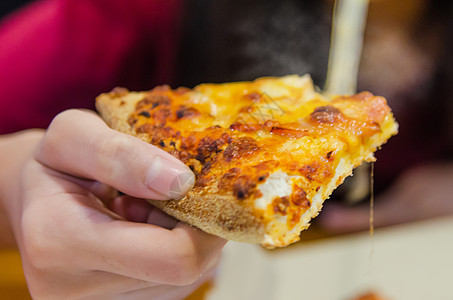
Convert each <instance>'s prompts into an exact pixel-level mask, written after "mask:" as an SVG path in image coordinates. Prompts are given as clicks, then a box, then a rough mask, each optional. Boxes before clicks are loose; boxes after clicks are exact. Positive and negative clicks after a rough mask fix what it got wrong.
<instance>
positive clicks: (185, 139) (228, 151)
mask: <svg viewBox="0 0 453 300" xmlns="http://www.w3.org/2000/svg"><path fill="white" fill-rule="evenodd" d="M96 105H97V109H98V111H99V112H100V114H101V116H102V117H103V119H104V120H105V121H106V122H107V124H108V125H109V126H111V127H112V128H113V129H116V130H119V131H122V132H125V133H128V134H131V135H134V136H136V137H138V138H140V139H142V140H144V141H146V142H149V143H151V144H153V145H155V146H157V147H160V148H162V149H163V150H165V151H167V152H168V153H170V154H172V155H173V156H175V157H177V158H178V159H180V160H181V161H183V162H184V163H185V164H186V165H188V166H189V167H190V168H191V169H192V170H193V172H194V173H195V175H196V183H195V186H194V188H193V189H192V190H191V191H190V192H189V193H188V195H187V196H185V197H184V198H182V199H181V200H170V201H153V200H149V201H150V202H151V203H152V204H153V205H155V206H157V207H159V208H160V209H162V210H163V211H165V212H166V213H168V214H169V215H172V216H174V217H175V218H177V219H179V220H181V221H184V222H186V223H188V224H190V225H193V226H196V227H198V228H200V229H201V230H204V231H205V232H208V233H211V234H215V235H218V236H220V237H223V238H225V239H230V240H236V241H240V242H248V243H259V244H262V245H263V246H265V247H267V248H274V247H282V246H286V245H289V244H290V243H293V242H295V241H298V240H299V234H300V232H301V231H302V230H304V229H306V228H308V226H309V225H310V220H311V219H312V218H314V217H315V216H316V215H317V214H318V213H319V211H320V210H321V207H322V205H323V202H324V200H326V199H327V198H328V197H329V196H330V194H331V193H332V191H333V190H334V189H335V188H336V187H337V186H338V185H340V184H341V183H342V182H343V181H344V179H345V177H347V176H349V175H351V174H352V170H353V169H354V168H355V167H357V166H358V165H360V164H361V163H362V162H363V161H374V156H373V152H374V151H376V150H377V149H378V148H379V147H380V146H381V145H382V144H383V143H385V142H386V141H387V139H389V138H390V137H391V136H392V135H394V134H396V133H397V129H398V125H397V123H396V122H395V120H394V118H393V115H392V113H391V110H390V108H389V107H388V106H387V103H386V100H385V99H384V98H382V97H378V96H374V95H372V94H371V93H368V92H363V93H360V94H357V95H352V96H338V97H333V98H327V97H325V96H323V95H322V94H320V93H318V92H316V91H315V88H314V86H313V83H312V80H311V78H310V77H309V76H308V75H304V76H297V75H290V76H285V77H281V78H276V77H266V78H259V79H256V80H255V81H252V82H237V83H224V84H201V85H199V86H197V87H195V88H194V89H192V90H191V89H188V88H182V87H181V88H177V89H171V88H170V87H168V86H158V87H156V88H154V89H152V90H150V91H146V92H129V91H128V90H126V89H124V88H116V89H114V90H113V91H112V92H110V93H106V94H102V95H100V96H99V97H98V98H97V101H96Z"/></svg>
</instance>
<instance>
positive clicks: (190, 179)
mask: <svg viewBox="0 0 453 300" xmlns="http://www.w3.org/2000/svg"><path fill="white" fill-rule="evenodd" d="M145 182H146V186H147V187H148V188H149V189H151V190H153V191H155V192H157V193H159V194H161V195H163V196H166V197H168V198H170V199H181V198H182V197H184V196H185V194H186V193H187V192H188V191H189V190H190V189H192V187H193V185H194V183H195V175H194V174H193V173H192V171H191V170H190V169H189V168H188V167H186V166H185V165H183V164H182V163H180V164H179V163H175V162H173V161H169V160H166V159H164V158H162V157H160V156H156V157H155V158H154V159H153V161H152V163H151V165H150V167H149V169H148V173H147V174H146V179H145Z"/></svg>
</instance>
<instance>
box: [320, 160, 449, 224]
mask: <svg viewBox="0 0 453 300" xmlns="http://www.w3.org/2000/svg"><path fill="white" fill-rule="evenodd" d="M452 195H453V164H451V163H443V164H440V163H439V164H431V165H425V166H421V167H416V168H413V169H410V170H409V171H407V172H406V173H404V174H403V175H402V176H401V177H400V178H399V180H397V182H396V183H395V184H394V185H393V186H392V187H391V188H390V189H388V190H387V191H386V192H384V193H383V194H382V195H379V196H378V197H376V199H375V202H374V203H375V205H374V221H373V223H374V226H376V227H381V226H387V225H395V224H399V223H406V222H411V221H416V220H421V219H427V218H433V217H440V216H445V215H448V214H453V200H452ZM369 220H370V207H369V205H368V204H364V205H360V206H356V207H346V206H341V205H332V204H328V205H326V207H325V208H324V209H323V212H322V213H321V214H320V216H319V220H318V221H319V223H320V225H321V226H322V227H323V228H325V229H326V230H328V231H330V232H332V233H346V232H354V231H360V230H367V229H368V228H369Z"/></svg>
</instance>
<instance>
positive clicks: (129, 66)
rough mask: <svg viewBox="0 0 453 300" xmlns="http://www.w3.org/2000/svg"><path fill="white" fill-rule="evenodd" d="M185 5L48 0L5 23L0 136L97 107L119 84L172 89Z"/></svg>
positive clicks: (0, 28)
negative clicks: (100, 97) (72, 110)
mask: <svg viewBox="0 0 453 300" xmlns="http://www.w3.org/2000/svg"><path fill="white" fill-rule="evenodd" d="M181 13H182V0H165V1H162V0H155V1H153V0H128V1H124V0H43V1H36V2H34V3H32V4H31V5H28V6H26V7H25V8H23V9H21V10H19V11H18V12H16V13H13V14H12V15H10V16H8V17H6V18H5V19H4V20H2V22H1V23H0V103H1V106H0V133H1V134H3V133H9V132H14V131H17V130H21V129H26V128H32V127H40V128H45V127H47V126H48V125H49V123H50V121H51V120H52V118H53V117H54V116H55V115H56V114H58V113H59V112H61V111H63V110H65V109H68V108H74V107H78V108H93V107H94V98H95V97H96V96H97V95H98V94H99V93H102V92H106V91H109V90H111V89H112V88H113V87H115V86H117V85H122V86H126V87H128V88H130V89H136V90H141V89H149V88H151V87H153V86H154V85H157V84H162V83H169V82H171V79H172V73H173V70H174V64H175V55H176V52H177V42H178V39H179V38H178V33H179V29H180V28H179V26H180V20H181Z"/></svg>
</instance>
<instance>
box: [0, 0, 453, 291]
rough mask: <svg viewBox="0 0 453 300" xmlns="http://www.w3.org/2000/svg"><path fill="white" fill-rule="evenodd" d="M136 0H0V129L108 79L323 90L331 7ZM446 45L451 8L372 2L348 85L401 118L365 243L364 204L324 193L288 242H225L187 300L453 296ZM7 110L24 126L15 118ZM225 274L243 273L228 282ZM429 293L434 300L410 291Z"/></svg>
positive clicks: (6, 286)
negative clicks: (305, 77)
mask: <svg viewBox="0 0 453 300" xmlns="http://www.w3.org/2000/svg"><path fill="white" fill-rule="evenodd" d="M143 2H144V1H139V0H133V1H128V2H127V3H128V4H127V9H124V8H122V6H124V3H125V2H124V1H123V2H122V1H102V0H92V1H85V0H80V1H76V0H73V1H71V0H54V1H52V0H47V1H7V0H5V1H1V2H0V14H1V16H2V19H1V21H0V94H1V95H4V97H11V99H14V103H9V104H7V106H6V107H3V109H2V110H1V112H0V130H1V133H8V132H13V131H17V130H21V129H25V128H29V127H42V128H45V127H46V126H47V125H48V124H49V122H50V120H51V119H52V118H53V116H54V115H55V114H57V113H58V112H60V111H62V110H64V109H67V108H71V107H85V108H91V109H93V103H94V101H93V99H94V98H95V97H96V96H97V95H98V94H99V93H102V92H106V91H108V90H111V89H112V88H113V87H115V86H126V87H128V88H129V89H131V90H147V89H150V88H152V87H153V86H155V85H157V84H164V83H169V84H171V85H172V87H177V86H181V85H183V86H188V87H193V86H195V85H197V84H199V83H203V82H227V81H238V80H252V79H254V78H257V77H261V76H281V75H287V74H305V73H310V74H311V76H312V78H313V80H314V82H315V84H316V85H317V86H319V87H320V88H321V89H322V87H323V86H324V83H325V78H326V71H327V61H328V53H329V44H330V31H331V25H332V11H333V1H308V0H283V1H278V2H277V1H259V0H244V1H226V0H217V1H208V0H191V1H185V2H184V1H168V2H166V3H167V4H162V5H155V6H154V9H155V10H151V11H146V10H143V4H142V3H143ZM150 2H152V1H150ZM55 3H56V4H55ZM51 8H52V9H54V10H52V9H51ZM52 12H54V13H55V12H58V13H59V16H58V17H55V16H53V15H52ZM131 15H132V16H134V18H131V17H130V16H131ZM131 19H133V20H134V21H133V22H132V21H131ZM52 26H53V27H55V28H58V30H49V28H50V27H52ZM96 28H97V29H96ZM37 43H38V44H40V45H41V46H40V47H39V48H36V47H33V45H36V44H37ZM452 50H453V5H452V2H451V1H442V0H400V1H393V0H371V1H370V7H369V13H368V19H367V25H366V30H365V39H364V47H363V52H362V59H361V64H360V71H359V79H358V90H359V91H362V90H368V91H371V92H372V93H374V94H378V95H382V96H385V97H386V98H387V100H388V102H389V105H390V107H392V109H393V112H394V114H395V116H396V119H397V121H398V122H399V124H400V133H399V134H398V135H397V136H396V137H393V138H392V139H391V140H390V141H389V142H388V144H387V145H385V146H384V148H383V150H382V151H378V152H377V155H376V156H377V163H376V164H375V167H374V191H375V202H376V203H375V225H376V226H378V227H385V229H380V230H377V232H376V234H375V237H374V238H372V239H371V240H370V239H369V237H368V233H367V232H366V231H367V230H368V228H369V202H368V199H369V197H368V196H367V197H365V199H364V201H361V202H360V203H358V204H357V203H356V204H354V205H350V204H346V203H344V201H343V200H342V199H341V198H342V195H341V194H340V193H337V194H334V196H333V197H332V199H330V200H328V201H327V204H326V207H325V209H324V210H323V211H322V212H321V214H320V216H319V218H318V219H316V221H315V222H314V225H313V226H312V228H310V229H309V230H308V231H307V232H305V233H303V234H302V236H301V238H302V242H300V243H298V244H296V245H293V246H290V247H288V248H287V249H282V250H277V251H272V252H268V251H264V250H262V249H260V248H259V247H257V246H249V245H240V244H235V243H231V244H230V245H229V246H228V247H227V249H226V250H225V259H224V261H223V264H222V265H221V267H220V269H219V276H218V282H213V283H210V284H211V286H209V288H208V286H205V287H204V289H202V290H201V291H198V292H197V294H195V295H194V296H192V298H191V299H203V298H205V299H227V298H226V297H227V296H225V295H230V294H228V292H227V291H228V290H230V291H234V290H238V289H242V290H244V291H245V292H244V293H245V294H247V293H248V294H247V295H249V298H240V297H239V298H237V299H286V298H279V295H282V293H284V291H286V293H287V294H285V295H296V296H297V295H298V294H297V293H298V292H300V293H301V295H300V297H299V296H297V297H296V298H297V299H305V298H304V297H303V291H304V287H308V286H310V287H312V290H316V289H317V291H318V294H317V295H324V296H323V297H319V298H316V299H333V300H335V299H350V298H348V297H353V295H358V294H360V293H362V292H364V291H367V290H368V289H373V288H376V289H377V290H378V292H379V291H380V290H382V291H383V294H384V295H387V296H388V297H389V299H394V300H400V299H403V300H404V299H426V297H424V298H423V297H421V296H420V295H426V296H427V297H428V298H429V299H453V293H452V292H450V291H448V289H447V288H448V283H447V282H446V281H444V279H445V278H448V276H450V278H451V273H449V271H448V270H451V269H452V268H451V267H452V264H453V258H452V257H451V254H449V253H453V245H452V243H453V238H452V236H453V235H452V233H453V232H452V231H453V222H452V221H451V215H452V213H453V197H452V194H453V184H452V183H453V164H452V162H451V160H452V156H453V151H452V150H453V149H452V148H453V147H452V146H453V117H452V113H453V89H452V85H453V57H452V55H451V54H452V53H453V51H452ZM2 56H3V57H2ZM18 62H20V63H18ZM13 81H14V82H16V83H17V84H16V85H11V84H7V83H8V82H13ZM55 82H59V85H58V86H55ZM61 83H63V84H61ZM43 99H44V100H43ZM35 103H37V104H35ZM39 103H46V105H47V106H48V107H44V108H43V107H42V105H40V104H39ZM8 105H10V106H9V107H12V108H13V109H23V110H24V115H26V116H27V117H26V118H21V119H14V118H13V116H10V115H9V114H8V109H11V108H8ZM26 109H27V111H25V110H26ZM23 119H26V120H25V121H24V120H23ZM398 224H403V225H398ZM363 231H365V233H364V232H363ZM360 232H362V233H360ZM448 251H450V252H448ZM370 252H372V254H370ZM244 258H247V259H245V260H244ZM433 259H437V260H433ZM370 265H372V267H370ZM414 265H418V266H419V267H417V268H415V267H414ZM0 266H1V268H0V296H1V295H6V296H5V297H4V298H5V299H27V297H28V296H27V295H28V294H27V290H26V284H25V281H24V279H23V276H22V273H21V271H20V258H19V256H18V254H17V253H16V252H15V251H14V250H4V251H2V252H0ZM239 268H240V269H239ZM244 268H246V269H247V270H251V271H250V272H248V273H247V272H244ZM239 270H241V272H240V273H241V274H243V276H245V275H247V276H250V277H249V278H244V277H235V276H233V274H238V273H239ZM257 270H260V271H259V272H258V271H257ZM398 270H399V271H398ZM257 272H258V273H259V274H258V273H257ZM421 273H423V274H424V276H421V275H420V276H415V275H417V274H421ZM263 274H269V276H268V277H266V275H263ZM411 274H412V275H414V276H412V277H411V280H412V281H411V282H412V284H411V285H409V284H407V283H404V276H409V275H411ZM293 277H297V278H300V281H294V278H293ZM234 278H236V279H234ZM237 278H241V280H238V279H237ZM252 278H253V279H252ZM384 278H385V279H384ZM428 279H429V280H428ZM285 282H292V283H293V285H292V286H289V285H285ZM318 282H325V284H319V285H317V283H318ZM423 282H425V283H426V284H425V285H423ZM244 283H247V285H244ZM248 283H250V284H248ZM271 283H272V284H271ZM373 283H375V286H373ZM430 285H431V286H430ZM323 286H324V287H325V288H326V289H329V287H331V289H330V290H331V291H332V293H333V294H327V293H324V294H323V293H321V290H320V289H322V287H323ZM264 287H267V289H264ZM270 287H272V289H271V288H270ZM284 287H285V288H284ZM315 288H316V289H315ZM398 288H399V289H400V291H399V292H398ZM434 288H435V289H436V291H437V294H436V296H437V298H436V297H429V295H430V294H423V293H424V291H429V290H431V291H432V290H433V289H434ZM386 289H388V290H386ZM308 290H309V289H307V291H306V292H307V293H308ZM265 291H268V292H265ZM272 291H274V292H272ZM276 291H279V293H277V292H276ZM294 293H296V294H294ZM306 295H309V294H306ZM314 295H316V294H314ZM331 295H337V296H338V297H336V296H333V297H335V298H332V296H331ZM414 295H415V296H414ZM416 295H418V296H416ZM431 295H432V294H431ZM236 296H237V295H236ZM222 297H223V298H222ZM250 297H251V298H250ZM256 297H259V298H256ZM0 298H2V297H0ZM306 299H315V298H313V297H310V296H307V297H306ZM351 299H352V298H351Z"/></svg>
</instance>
